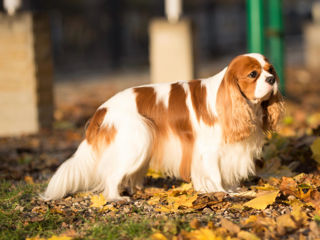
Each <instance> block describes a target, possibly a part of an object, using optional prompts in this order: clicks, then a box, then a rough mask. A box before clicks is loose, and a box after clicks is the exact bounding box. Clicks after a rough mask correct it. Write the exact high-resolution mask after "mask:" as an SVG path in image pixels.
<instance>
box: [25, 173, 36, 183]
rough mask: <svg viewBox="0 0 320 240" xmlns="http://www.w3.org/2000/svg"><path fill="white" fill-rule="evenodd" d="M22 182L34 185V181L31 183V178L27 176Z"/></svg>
mask: <svg viewBox="0 0 320 240" xmlns="http://www.w3.org/2000/svg"><path fill="white" fill-rule="evenodd" d="M24 181H25V182H26V183H27V184H31V185H32V184H34V181H33V178H32V177H31V176H29V175H27V176H25V177H24Z"/></svg>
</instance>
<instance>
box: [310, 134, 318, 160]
mask: <svg viewBox="0 0 320 240" xmlns="http://www.w3.org/2000/svg"><path fill="white" fill-rule="evenodd" d="M310 148H311V151H312V156H313V158H314V160H316V161H317V163H318V164H320V137H317V138H316V139H315V140H314V142H313V143H312V145H311V146H310Z"/></svg>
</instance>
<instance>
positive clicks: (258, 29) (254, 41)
mask: <svg viewBox="0 0 320 240" xmlns="http://www.w3.org/2000/svg"><path fill="white" fill-rule="evenodd" d="M247 38H248V51H249V52H251V53H252V52H255V53H262V54H264V31H263V0H247Z"/></svg>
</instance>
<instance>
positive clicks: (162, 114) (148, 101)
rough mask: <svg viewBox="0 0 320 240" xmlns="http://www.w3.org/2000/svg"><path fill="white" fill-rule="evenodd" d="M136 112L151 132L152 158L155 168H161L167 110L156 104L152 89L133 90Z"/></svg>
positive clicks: (166, 133)
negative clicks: (144, 120)
mask: <svg viewBox="0 0 320 240" xmlns="http://www.w3.org/2000/svg"><path fill="white" fill-rule="evenodd" d="M134 92H135V93H136V104H137V108H138V112H139V113H140V114H141V115H142V116H143V117H144V118H145V119H146V123H147V124H148V125H151V126H150V129H151V130H152V131H153V135H154V136H153V146H152V157H153V158H154V160H153V163H154V167H155V168H157V169H158V168H159V167H160V166H161V160H162V158H163V145H164V141H165V139H166V137H167V136H168V124H167V122H168V120H167V118H168V116H167V109H166V107H165V106H164V104H163V102H159V103H157V102H156V100H157V98H156V92H155V90H154V88H153V87H138V88H134Z"/></svg>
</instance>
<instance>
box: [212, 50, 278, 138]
mask: <svg viewBox="0 0 320 240" xmlns="http://www.w3.org/2000/svg"><path fill="white" fill-rule="evenodd" d="M278 84H279V78H278V75H277V73H276V72H275V70H274V68H273V66H272V65H271V64H270V62H269V61H268V60H267V59H266V58H265V57H264V56H262V55H261V54H256V53H254V54H246V55H240V56H238V57H236V58H234V59H233V60H232V61H231V63H230V64H229V66H228V68H227V70H226V73H225V75H224V78H223V80H222V82H221V85H220V87H219V90H218V96H217V111H218V114H219V119H220V124H221V126H222V127H223V134H224V138H225V141H226V142H235V141H240V140H243V139H244V138H246V137H248V136H249V135H250V134H251V133H252V132H253V131H254V130H255V129H256V128H257V127H258V126H259V124H260V125H261V124H262V127H263V129H264V130H265V131H270V130H275V128H276V125H277V123H278V121H279V119H280V116H281V113H282V111H283V103H282V97H281V94H280V92H279V90H278ZM258 106H261V107H262V111H261V110H260V111H259V108H258ZM261 114H262V116H259V115H261ZM260 119H262V123H259V120H260ZM260 122H261V121H260Z"/></svg>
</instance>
